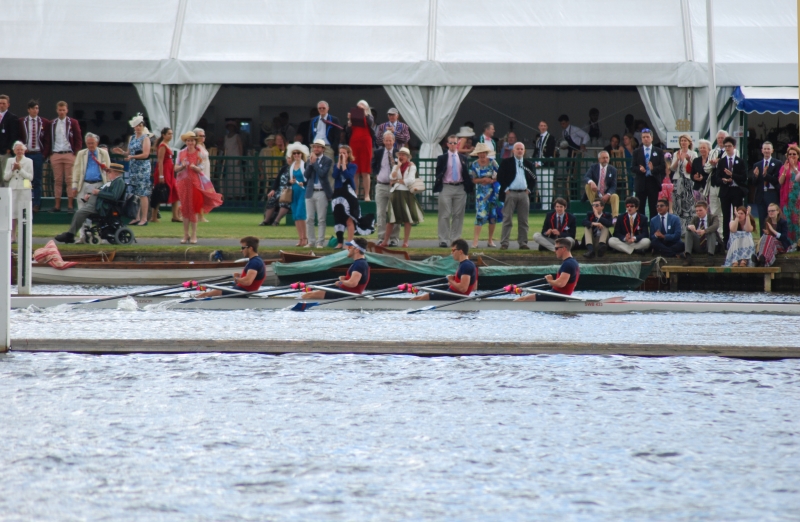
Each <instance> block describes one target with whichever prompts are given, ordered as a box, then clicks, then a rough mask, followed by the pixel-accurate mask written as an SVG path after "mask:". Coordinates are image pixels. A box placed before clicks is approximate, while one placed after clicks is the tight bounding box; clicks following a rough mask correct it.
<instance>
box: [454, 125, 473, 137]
mask: <svg viewBox="0 0 800 522" xmlns="http://www.w3.org/2000/svg"><path fill="white" fill-rule="evenodd" d="M456 136H458V137H459V138H471V137H473V136H475V131H474V130H472V128H471V127H461V128H460V129H459V130H458V134H456Z"/></svg>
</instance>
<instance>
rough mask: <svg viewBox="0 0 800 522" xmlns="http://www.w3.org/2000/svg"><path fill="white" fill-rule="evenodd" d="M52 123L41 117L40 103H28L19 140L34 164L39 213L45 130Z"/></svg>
mask: <svg viewBox="0 0 800 522" xmlns="http://www.w3.org/2000/svg"><path fill="white" fill-rule="evenodd" d="M49 124H50V122H49V121H48V120H46V119H44V118H42V117H40V116H39V102H38V101H36V100H31V101H29V102H28V115H27V116H25V118H23V119H21V120H19V139H20V141H22V142H23V143H24V144H25V146H26V147H28V150H26V151H25V156H27V157H28V158H30V159H31V161H32V162H33V183H32V185H33V187H32V189H33V190H31V196H32V199H33V211H34V212H39V209H40V208H41V206H42V170H43V168H44V155H43V152H44V136H45V128H46V127H47V126H48V125H49Z"/></svg>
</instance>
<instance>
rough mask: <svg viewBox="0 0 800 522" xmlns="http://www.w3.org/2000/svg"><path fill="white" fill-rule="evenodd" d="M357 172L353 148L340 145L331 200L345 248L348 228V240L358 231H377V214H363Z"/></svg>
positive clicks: (338, 235)
mask: <svg viewBox="0 0 800 522" xmlns="http://www.w3.org/2000/svg"><path fill="white" fill-rule="evenodd" d="M370 118H371V116H370ZM370 141H372V140H371V138H370ZM357 172H358V165H357V163H356V159H355V158H354V157H353V150H352V149H351V148H350V147H349V146H348V145H339V160H338V161H337V162H336V165H335V166H334V167H333V200H332V201H331V206H332V207H333V219H334V230H335V231H336V240H337V245H336V248H338V249H342V248H344V231H345V230H347V241H352V240H353V236H354V235H355V233H356V232H358V235H360V236H368V235H370V234H372V233H373V232H374V231H375V215H374V214H367V215H364V216H362V215H361V207H360V206H359V204H358V198H357V197H356V182H355V179H354V178H355V176H356V173H357Z"/></svg>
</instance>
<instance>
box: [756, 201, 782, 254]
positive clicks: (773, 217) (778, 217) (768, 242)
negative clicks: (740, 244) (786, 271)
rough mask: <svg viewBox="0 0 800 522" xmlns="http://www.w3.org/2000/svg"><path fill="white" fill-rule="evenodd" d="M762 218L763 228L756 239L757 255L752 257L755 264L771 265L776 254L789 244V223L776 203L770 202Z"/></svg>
mask: <svg viewBox="0 0 800 522" xmlns="http://www.w3.org/2000/svg"><path fill="white" fill-rule="evenodd" d="M768 209H769V210H767V212H768V214H769V215H768V217H767V219H765V220H764V225H765V226H764V230H763V232H762V233H761V239H760V240H759V241H758V255H757V256H756V258H755V259H754V261H755V263H756V266H772V265H773V264H775V258H776V256H777V255H778V254H783V253H784V252H786V251H787V250H789V247H790V246H791V242H790V241H789V223H788V222H787V221H786V219H785V218H784V217H783V215H782V214H781V209H780V207H778V204H777V203H770V204H769V206H768Z"/></svg>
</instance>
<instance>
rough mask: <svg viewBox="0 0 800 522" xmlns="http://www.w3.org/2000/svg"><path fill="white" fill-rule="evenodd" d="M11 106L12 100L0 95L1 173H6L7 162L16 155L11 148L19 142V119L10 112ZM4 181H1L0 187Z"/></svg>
mask: <svg viewBox="0 0 800 522" xmlns="http://www.w3.org/2000/svg"><path fill="white" fill-rule="evenodd" d="M10 105H11V98H9V97H8V96H7V95H5V94H0V172H5V171H6V162H7V161H8V160H9V159H10V158H11V156H13V155H14V151H13V150H11V148H12V147H13V146H14V142H15V141H17V134H18V132H19V119H18V118H17V116H16V114H14V113H13V112H11V111H10V110H8V107H9V106H10ZM2 186H3V180H2V179H0V187H2Z"/></svg>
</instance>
